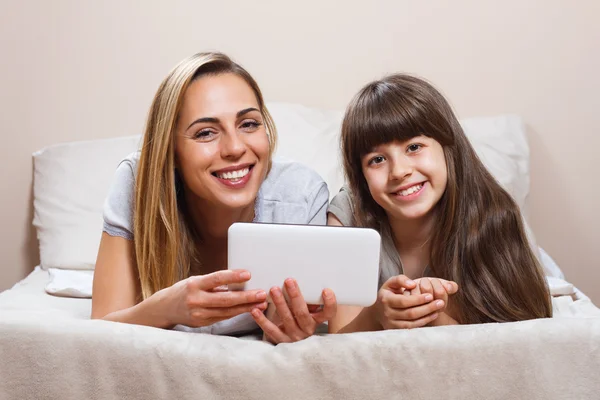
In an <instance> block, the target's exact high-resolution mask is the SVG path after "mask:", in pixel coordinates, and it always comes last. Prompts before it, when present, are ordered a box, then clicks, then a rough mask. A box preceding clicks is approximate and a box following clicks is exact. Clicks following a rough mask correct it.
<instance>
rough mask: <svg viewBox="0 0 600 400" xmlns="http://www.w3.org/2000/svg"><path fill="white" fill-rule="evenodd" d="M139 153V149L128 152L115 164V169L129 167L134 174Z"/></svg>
mask: <svg viewBox="0 0 600 400" xmlns="http://www.w3.org/2000/svg"><path fill="white" fill-rule="evenodd" d="M140 155H141V152H140V151H139V150H138V151H134V152H133V153H130V154H128V155H127V156H126V157H124V158H123V159H122V160H121V161H120V162H119V165H117V170H119V169H121V170H122V169H129V170H130V171H131V172H133V173H134V174H135V172H136V171H137V166H138V163H139V161H140Z"/></svg>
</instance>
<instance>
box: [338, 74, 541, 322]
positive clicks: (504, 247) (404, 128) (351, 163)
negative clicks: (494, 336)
mask: <svg viewBox="0 0 600 400" xmlns="http://www.w3.org/2000/svg"><path fill="white" fill-rule="evenodd" d="M419 135H425V136H428V137H430V138H432V139H435V140H436V141H438V142H439V143H440V144H441V145H442V147H443V150H444V156H445V158H446V165H447V170H448V183H447V186H446V190H445V192H444V194H443V195H442V197H441V199H440V201H439V202H438V204H437V205H436V212H437V218H436V220H435V226H434V228H433V229H432V237H431V239H430V240H431V241H430V243H431V247H430V248H431V252H430V256H429V263H430V264H429V267H430V268H431V270H432V271H433V273H434V275H435V276H436V277H439V278H443V279H448V280H452V281H455V282H456V283H458V285H459V287H460V289H459V291H458V293H457V294H455V295H454V296H453V297H452V300H453V307H452V310H453V311H455V312H456V313H457V314H458V315H457V317H458V319H459V321H460V322H461V323H483V322H508V321H520V320H526V319H533V318H543V317H550V316H551V314H552V307H551V301H550V294H549V291H548V287H547V284H546V280H545V278H544V276H543V274H542V269H541V267H540V264H539V262H538V260H537V258H536V257H535V255H534V254H533V252H532V251H531V248H530V247H529V244H528V240H527V236H526V233H525V229H524V226H523V221H522V219H521V213H520V211H519V208H518V206H517V204H516V203H515V201H514V200H513V199H512V198H511V196H510V195H509V194H508V193H507V192H506V191H505V190H504V189H503V188H502V187H501V186H500V184H498V182H497V181H496V180H495V179H494V177H493V176H492V175H491V174H490V173H489V172H488V170H487V169H486V168H485V166H484V165H483V163H482V162H481V161H480V160H479V158H478V156H477V154H476V153H475V151H474V149H473V147H472V146H471V144H470V143H469V141H468V139H467V137H466V136H465V134H464V132H463V129H462V127H461V126H460V123H459V122H458V119H457V118H456V116H455V115H454V113H453V111H452V108H451V107H450V105H449V104H448V102H447V101H446V99H445V98H444V97H443V96H442V95H441V94H440V92H438V91H437V90H436V89H435V88H434V87H433V86H432V85H431V84H429V83H427V82H425V81H424V80H422V79H419V78H416V77H413V76H408V75H404V74H395V75H391V76H388V77H386V78H384V79H382V80H378V81H375V82H372V83H369V84H368V85H366V86H365V87H364V88H363V89H362V90H361V91H360V92H359V93H358V95H357V96H356V97H355V98H354V99H353V100H352V102H351V103H350V105H349V106H348V109H347V110H346V114H345V116H344V120H343V123H342V138H341V141H342V143H341V145H342V153H343V160H344V169H345V172H346V177H347V180H348V184H349V186H350V189H351V193H352V197H353V201H354V205H355V206H354V210H355V216H354V217H355V220H356V222H357V224H358V225H359V226H365V227H371V228H375V229H377V230H381V229H382V228H384V226H383V224H389V222H388V219H387V215H386V213H385V211H384V210H383V208H382V207H381V206H379V204H377V203H376V202H375V201H374V200H373V197H372V196H371V194H370V192H369V188H368V186H367V182H366V180H365V177H364V175H363V171H362V157H363V156H364V155H366V154H367V153H369V152H370V151H372V149H373V148H374V147H376V146H377V145H380V144H384V143H391V142H394V141H400V142H403V141H406V140H409V139H411V138H413V137H415V136H419Z"/></svg>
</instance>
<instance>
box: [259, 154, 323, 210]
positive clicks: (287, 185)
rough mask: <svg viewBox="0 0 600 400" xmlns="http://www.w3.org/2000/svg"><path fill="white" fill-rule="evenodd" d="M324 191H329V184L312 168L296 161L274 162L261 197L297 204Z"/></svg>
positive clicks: (261, 190) (262, 188)
mask: <svg viewBox="0 0 600 400" xmlns="http://www.w3.org/2000/svg"><path fill="white" fill-rule="evenodd" d="M322 190H327V184H326V183H325V180H323V178H322V177H321V175H319V174H318V173H317V172H316V171H315V170H313V169H312V168H310V167H308V166H306V165H304V164H302V163H299V162H296V161H286V160H273V163H272V166H271V171H269V174H268V175H267V178H266V179H265V181H264V182H263V184H262V186H261V189H260V196H261V197H262V198H263V199H264V200H271V201H282V202H288V203H290V202H291V203H295V202H302V201H306V199H307V198H309V197H311V196H314V194H315V193H316V192H319V191H322Z"/></svg>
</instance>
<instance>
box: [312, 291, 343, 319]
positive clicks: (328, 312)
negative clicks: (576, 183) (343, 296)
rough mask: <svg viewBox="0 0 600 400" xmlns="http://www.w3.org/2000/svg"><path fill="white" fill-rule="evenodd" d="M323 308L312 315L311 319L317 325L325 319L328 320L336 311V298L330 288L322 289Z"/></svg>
mask: <svg viewBox="0 0 600 400" xmlns="http://www.w3.org/2000/svg"><path fill="white" fill-rule="evenodd" d="M322 296H323V309H322V310H321V311H319V312H318V313H315V314H313V315H312V318H313V320H314V321H315V323H316V324H317V325H320V324H322V323H324V322H325V321H329V320H330V319H332V318H333V317H335V314H336V313H337V300H336V298H335V293H333V290H331V289H324V290H323V294H322Z"/></svg>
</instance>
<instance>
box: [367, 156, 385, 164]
mask: <svg viewBox="0 0 600 400" xmlns="http://www.w3.org/2000/svg"><path fill="white" fill-rule="evenodd" d="M384 161H385V158H384V157H383V156H375V157H373V158H371V160H370V161H369V165H373V164H381V163H382V162H384Z"/></svg>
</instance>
